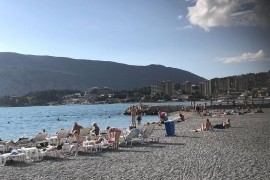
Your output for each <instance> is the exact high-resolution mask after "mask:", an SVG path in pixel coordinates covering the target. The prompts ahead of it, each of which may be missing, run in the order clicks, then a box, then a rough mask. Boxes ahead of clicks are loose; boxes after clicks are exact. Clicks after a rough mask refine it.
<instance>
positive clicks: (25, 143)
mask: <svg viewBox="0 0 270 180" xmlns="http://www.w3.org/2000/svg"><path fill="white" fill-rule="evenodd" d="M15 145H16V146H17V147H16V148H14V149H18V148H21V147H32V146H33V143H32V142H31V140H30V138H20V139H19V140H18V141H16V142H15Z"/></svg>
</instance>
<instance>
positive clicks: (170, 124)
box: [165, 120, 175, 136]
mask: <svg viewBox="0 0 270 180" xmlns="http://www.w3.org/2000/svg"><path fill="white" fill-rule="evenodd" d="M165 129H166V133H167V136H175V127H174V120H168V121H165Z"/></svg>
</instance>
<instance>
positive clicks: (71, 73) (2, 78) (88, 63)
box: [0, 53, 205, 96]
mask: <svg viewBox="0 0 270 180" xmlns="http://www.w3.org/2000/svg"><path fill="white" fill-rule="evenodd" d="M163 80H173V81H174V82H175V83H183V82H185V81H191V82H193V83H197V82H201V81H204V80H205V79H204V78H202V77H199V76H197V75H195V74H193V73H190V72H187V71H184V70H181V69H176V68H171V67H165V66H162V65H149V66H132V65H126V64H120V63H115V62H109V61H95V60H82V59H71V58H64V57H52V56H34V55H22V54H17V53H0V96H4V95H16V96H21V95H24V94H26V93H28V92H32V91H37V90H48V89H77V90H82V91H85V90H86V89H87V88H90V87H93V86H97V87H110V88H112V89H133V88H135V87H145V86H149V85H150V84H151V83H155V82H160V81H163Z"/></svg>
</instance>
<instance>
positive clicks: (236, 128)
mask: <svg viewBox="0 0 270 180" xmlns="http://www.w3.org/2000/svg"><path fill="white" fill-rule="evenodd" d="M263 110H264V113H255V114H244V115H228V116H224V117H207V116H196V114H190V118H189V119H187V120H186V121H183V122H177V123H175V133H176V136H172V137H166V136H165V135H166V131H165V126H164V125H162V126H155V130H154V132H153V135H154V136H155V137H160V142H159V143H149V144H142V145H134V146H127V147H120V148H119V150H118V151H117V150H106V151H102V152H97V153H95V152H92V153H80V154H79V156H77V157H75V156H68V157H67V158H66V159H44V160H42V161H40V162H33V163H17V162H11V163H8V164H7V166H4V167H0V178H1V179H86V178H90V179H127V178H128V179H268V178H269V176H270V172H269V169H270V164H269V163H268V162H269V161H270V152H269V151H268V148H269V147H270V141H269V137H270V130H269V127H270V109H263ZM174 115H175V116H176V115H178V114H177V113H174V114H171V118H173V117H174ZM187 116H188V115H187ZM227 117H229V118H230V119H231V122H232V127H231V128H228V129H225V130H223V131H218V132H213V131H208V132H194V131H192V130H193V129H195V128H198V127H200V124H201V123H202V122H205V119H206V118H209V119H210V121H211V123H212V124H216V123H220V122H222V121H223V120H224V119H226V118H227ZM52 172H53V173H52ZM127 176H128V177H127Z"/></svg>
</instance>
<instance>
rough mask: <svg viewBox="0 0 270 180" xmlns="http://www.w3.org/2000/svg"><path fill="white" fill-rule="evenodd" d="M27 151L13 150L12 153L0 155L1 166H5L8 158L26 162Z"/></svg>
mask: <svg viewBox="0 0 270 180" xmlns="http://www.w3.org/2000/svg"><path fill="white" fill-rule="evenodd" d="M25 157H26V155H25V153H23V152H21V151H19V150H12V151H11V153H4V154H1V155H0V166H5V165H6V162H7V161H8V160H14V161H21V162H25Z"/></svg>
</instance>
